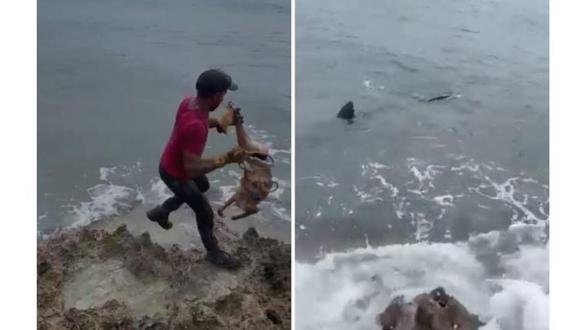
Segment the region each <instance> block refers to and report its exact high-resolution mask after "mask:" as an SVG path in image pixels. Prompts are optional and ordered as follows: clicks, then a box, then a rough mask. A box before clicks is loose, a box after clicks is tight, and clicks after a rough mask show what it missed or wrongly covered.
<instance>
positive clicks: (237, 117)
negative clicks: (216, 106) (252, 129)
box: [226, 102, 244, 125]
mask: <svg viewBox="0 0 580 330" xmlns="http://www.w3.org/2000/svg"><path fill="white" fill-rule="evenodd" d="M226 107H227V108H230V109H232V110H234V125H237V124H240V125H241V124H243V123H244V116H242V113H241V110H242V109H241V108H239V107H236V106H235V105H234V104H233V103H232V102H228V104H227V106H226Z"/></svg>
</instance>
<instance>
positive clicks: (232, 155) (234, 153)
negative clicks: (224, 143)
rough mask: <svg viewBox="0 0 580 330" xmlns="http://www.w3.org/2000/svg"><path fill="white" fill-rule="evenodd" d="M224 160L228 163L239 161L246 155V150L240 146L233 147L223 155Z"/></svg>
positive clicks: (244, 158)
mask: <svg viewBox="0 0 580 330" xmlns="http://www.w3.org/2000/svg"><path fill="white" fill-rule="evenodd" d="M225 156H226V157H225V162H226V164H228V163H241V162H243V161H244V160H246V158H247V157H248V152H247V151H246V150H244V149H242V148H240V147H237V146H236V147H233V148H232V149H231V150H230V151H228V152H227V153H226V155H225Z"/></svg>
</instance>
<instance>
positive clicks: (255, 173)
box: [218, 104, 278, 220]
mask: <svg viewBox="0 0 580 330" xmlns="http://www.w3.org/2000/svg"><path fill="white" fill-rule="evenodd" d="M234 111H239V109H236V108H234V106H233V105H232V104H228V105H227V107H226V114H224V116H222V118H220V119H222V123H223V125H224V126H222V127H227V126H229V123H230V122H229V118H232V119H233V113H234ZM222 123H220V125H222ZM235 126H236V136H237V140H238V145H239V146H240V148H242V149H245V150H246V151H247V152H248V158H247V159H246V160H245V161H244V162H243V163H242V164H240V167H241V168H242V170H243V174H242V180H241V182H240V187H239V188H238V190H237V191H236V192H235V193H234V195H233V196H232V197H230V198H229V199H228V200H227V201H226V202H225V204H224V205H223V206H222V207H221V208H219V209H218V214H219V215H220V216H221V217H223V216H224V215H223V211H224V210H225V209H226V208H227V207H229V206H230V205H231V204H232V203H234V202H235V203H236V206H238V207H239V208H240V209H242V210H243V211H244V212H243V213H240V214H238V215H235V216H232V218H231V219H232V220H238V219H242V218H245V217H247V216H250V215H252V214H255V213H257V212H258V211H259V208H258V204H259V203H260V202H261V201H263V200H264V199H266V197H268V195H269V194H270V192H272V191H274V190H276V189H278V184H277V183H276V182H274V181H273V180H272V170H271V169H272V166H273V163H274V162H273V159H272V157H271V156H270V155H268V149H267V148H266V147H264V146H263V145H261V144H258V143H256V142H255V141H252V139H250V137H249V136H248V135H247V133H246V131H245V130H244V126H243V125H242V124H241V123H238V124H236V125H235Z"/></svg>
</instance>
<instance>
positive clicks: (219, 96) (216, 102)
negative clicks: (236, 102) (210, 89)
mask: <svg viewBox="0 0 580 330" xmlns="http://www.w3.org/2000/svg"><path fill="white" fill-rule="evenodd" d="M226 93H227V91H224V92H220V93H215V94H214V95H213V96H212V97H211V101H212V103H211V107H210V111H214V110H215V109H217V108H218V107H219V106H220V104H221V103H222V101H223V100H224V96H225V95H226Z"/></svg>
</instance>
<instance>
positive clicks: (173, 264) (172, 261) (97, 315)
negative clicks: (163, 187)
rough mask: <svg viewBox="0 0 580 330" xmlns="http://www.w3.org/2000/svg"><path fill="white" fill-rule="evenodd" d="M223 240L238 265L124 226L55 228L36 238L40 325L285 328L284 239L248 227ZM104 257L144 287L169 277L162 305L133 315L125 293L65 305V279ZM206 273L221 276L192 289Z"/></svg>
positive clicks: (286, 257) (287, 295)
mask: <svg viewBox="0 0 580 330" xmlns="http://www.w3.org/2000/svg"><path fill="white" fill-rule="evenodd" d="M222 244H223V245H224V248H226V249H229V250H232V251H235V253H234V254H236V255H238V256H239V257H241V258H244V259H245V260H246V261H247V262H245V263H244V265H245V266H244V267H243V268H242V269H240V270H238V271H236V272H228V271H224V270H220V269H217V268H215V267H214V266H212V265H211V264H209V263H207V262H206V261H205V260H204V256H205V252H204V251H199V250H195V249H188V250H184V249H182V248H180V247H178V246H176V245H174V246H172V247H170V248H167V249H165V248H163V247H162V246H160V245H158V244H156V243H155V242H153V241H152V240H151V237H150V236H149V235H148V234H143V235H141V236H139V237H134V236H132V235H131V234H130V233H129V232H128V231H127V228H126V227H125V226H120V227H119V228H117V229H116V230H115V231H114V232H112V233H108V232H106V231H104V230H98V229H86V228H85V229H75V230H68V231H63V232H60V233H58V234H55V235H54V236H51V237H50V238H49V239H47V240H43V241H40V242H39V243H38V250H37V273H38V282H37V285H38V291H37V301H38V305H37V307H38V323H37V325H38V328H39V329H63V328H66V329H149V330H162V329H208V330H210V329H290V306H291V304H290V257H291V253H290V246H289V245H287V244H282V243H280V242H278V241H276V240H271V239H265V238H261V237H260V236H259V235H258V233H257V232H256V231H255V229H253V228H251V229H249V230H248V231H247V232H246V233H245V234H244V235H243V237H242V238H240V237H238V238H235V237H234V238H231V239H228V240H224V241H222ZM110 260H114V261H115V263H116V264H119V265H120V267H122V268H123V269H125V270H126V271H127V272H128V274H132V275H131V276H134V278H135V279H134V280H133V281H140V282H139V283H142V285H144V286H145V287H147V285H150V284H151V285H152V283H158V282H159V281H162V282H164V283H168V284H169V286H168V287H169V288H170V289H169V290H171V292H168V294H167V295H166V296H167V297H168V299H170V301H169V304H167V305H166V306H165V307H163V308H165V313H161V314H160V315H157V314H156V315H138V313H135V311H134V310H132V309H131V307H130V302H129V301H130V300H129V298H128V300H127V301H123V299H117V300H114V299H113V300H108V301H106V302H105V303H103V304H101V305H99V306H92V307H91V308H87V309H78V308H65V301H64V300H65V298H64V295H63V290H64V288H65V286H66V284H67V283H69V282H68V281H71V278H74V275H75V274H78V273H79V272H80V271H81V270H82V269H86V267H87V265H92V264H102V263H103V262H107V261H110ZM83 267H85V268H83ZM224 279H225V280H224ZM212 281H226V282H216V283H217V284H216V285H214V286H215V287H218V288H219V290H215V288H214V289H212V290H213V291H208V292H209V293H206V295H205V296H203V294H202V295H201V297H198V295H199V292H200V291H199V290H200V287H201V289H206V287H207V286H208V285H210V284H212ZM81 283H82V282H81ZM220 283H225V284H227V285H226V286H227V287H225V288H221V286H220V285H221V284H220ZM140 285H141V284H140ZM192 297H196V298H195V299H192ZM198 298H199V299H198Z"/></svg>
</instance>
